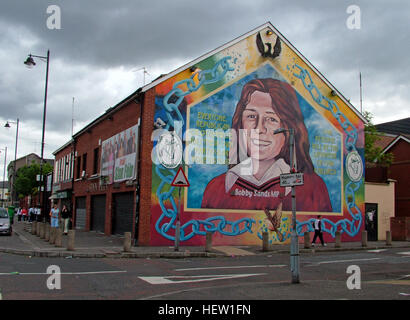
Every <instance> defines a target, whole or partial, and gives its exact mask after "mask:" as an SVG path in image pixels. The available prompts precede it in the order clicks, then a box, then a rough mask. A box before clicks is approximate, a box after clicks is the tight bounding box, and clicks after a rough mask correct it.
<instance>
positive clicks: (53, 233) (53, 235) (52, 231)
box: [49, 227, 56, 244]
mask: <svg viewBox="0 0 410 320" xmlns="http://www.w3.org/2000/svg"><path fill="white" fill-rule="evenodd" d="M55 241H56V228H54V227H50V239H49V242H50V244H54V242H55Z"/></svg>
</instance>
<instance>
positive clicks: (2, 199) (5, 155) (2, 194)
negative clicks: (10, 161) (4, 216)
mask: <svg viewBox="0 0 410 320" xmlns="http://www.w3.org/2000/svg"><path fill="white" fill-rule="evenodd" d="M2 150H4V169H3V191H2V192H1V202H2V205H3V206H4V190H5V180H6V163H7V147H5V148H4V149H2Z"/></svg>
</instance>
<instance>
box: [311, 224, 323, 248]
mask: <svg viewBox="0 0 410 320" xmlns="http://www.w3.org/2000/svg"><path fill="white" fill-rule="evenodd" d="M313 228H314V229H315V236H314V237H313V241H312V247H314V246H315V242H316V239H317V237H319V239H320V242H321V243H322V246H324V247H326V243H325V242H324V241H323V232H322V220H321V217H320V216H317V219H315V220H314V221H313Z"/></svg>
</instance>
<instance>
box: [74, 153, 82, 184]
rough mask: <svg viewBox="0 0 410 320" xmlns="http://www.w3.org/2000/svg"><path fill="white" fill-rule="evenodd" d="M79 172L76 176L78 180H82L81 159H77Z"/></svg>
mask: <svg viewBox="0 0 410 320" xmlns="http://www.w3.org/2000/svg"><path fill="white" fill-rule="evenodd" d="M76 162H77V172H76V174H75V178H76V179H80V177H81V157H77V161H76Z"/></svg>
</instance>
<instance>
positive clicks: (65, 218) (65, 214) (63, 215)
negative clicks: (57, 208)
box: [61, 205, 71, 234]
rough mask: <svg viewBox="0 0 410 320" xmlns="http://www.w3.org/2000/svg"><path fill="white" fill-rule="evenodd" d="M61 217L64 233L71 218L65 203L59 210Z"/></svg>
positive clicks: (66, 231)
mask: <svg viewBox="0 0 410 320" xmlns="http://www.w3.org/2000/svg"><path fill="white" fill-rule="evenodd" d="M61 218H62V219H63V227H64V231H63V232H64V234H67V233H68V225H69V223H70V220H71V211H70V209H68V207H67V206H66V205H63V209H62V210H61Z"/></svg>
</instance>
